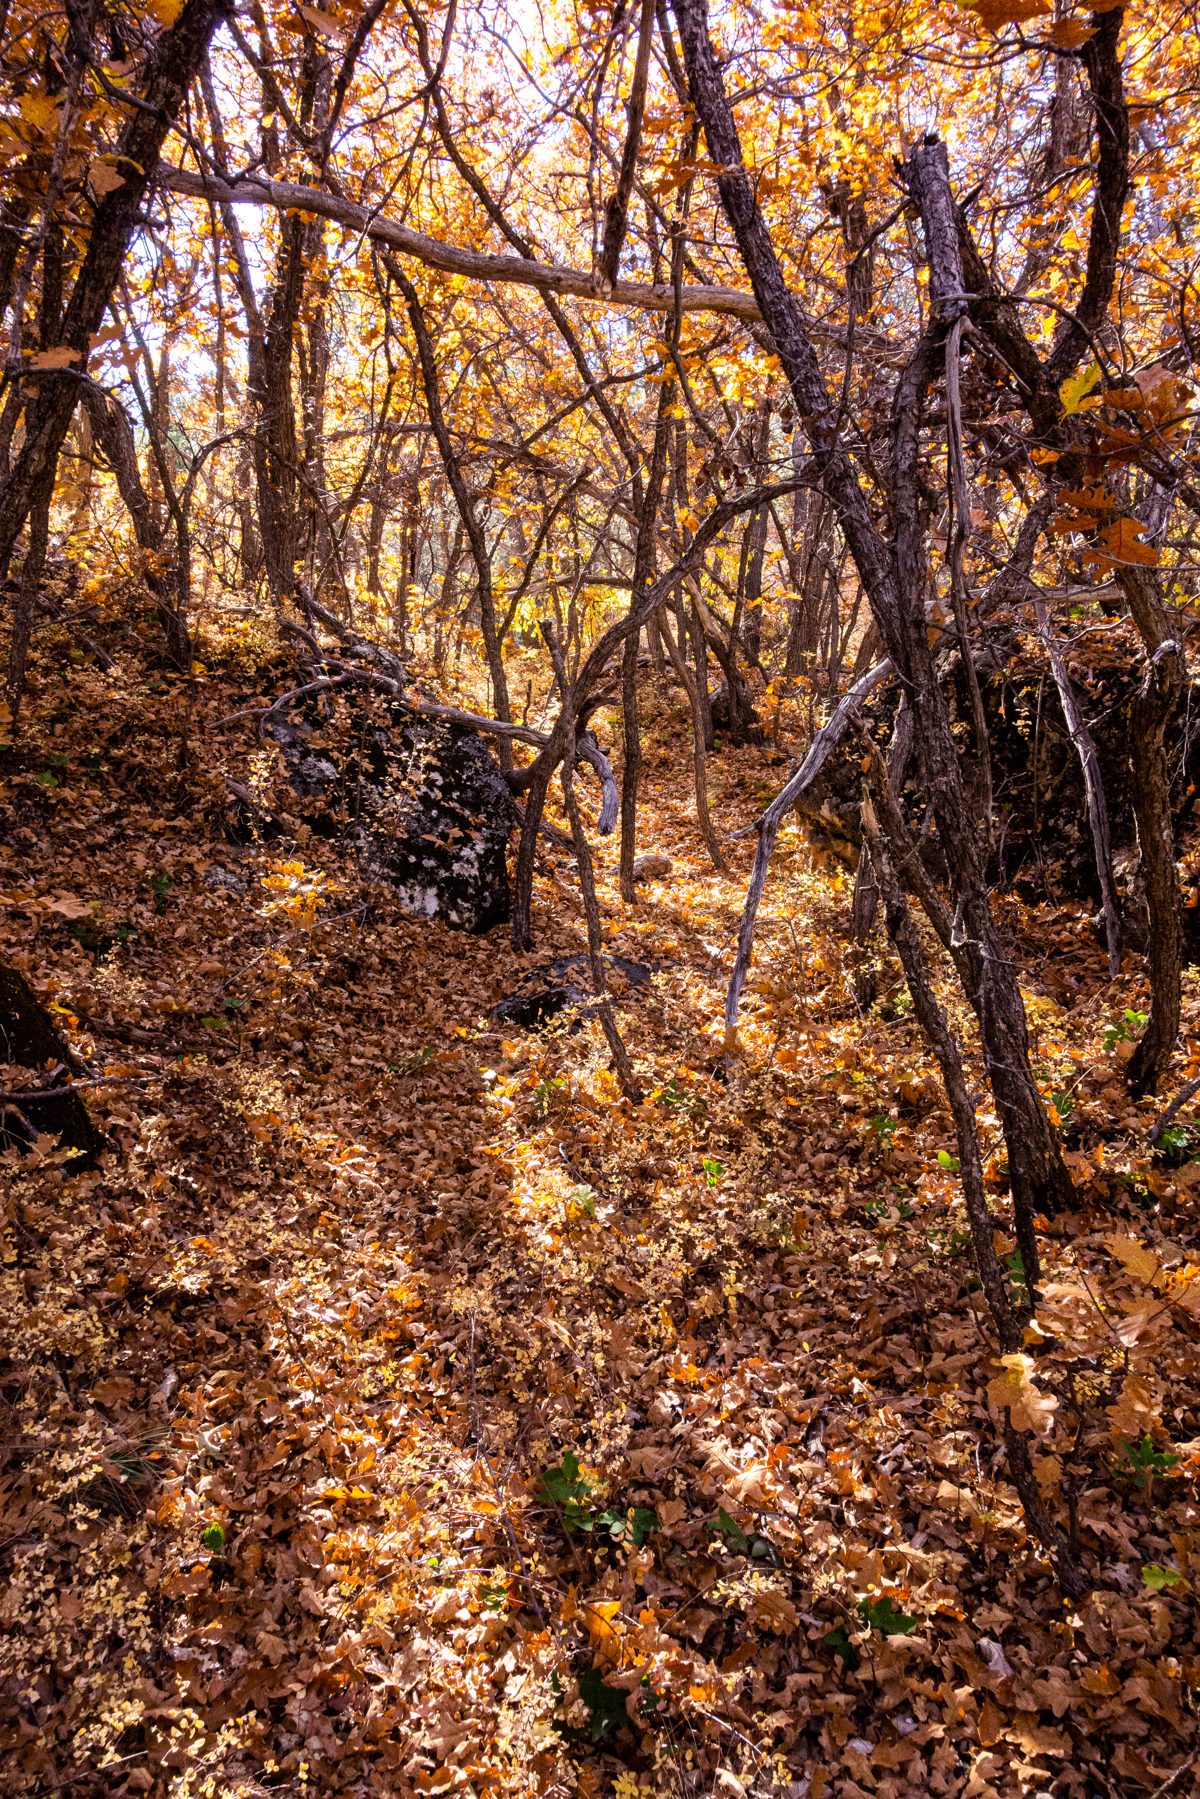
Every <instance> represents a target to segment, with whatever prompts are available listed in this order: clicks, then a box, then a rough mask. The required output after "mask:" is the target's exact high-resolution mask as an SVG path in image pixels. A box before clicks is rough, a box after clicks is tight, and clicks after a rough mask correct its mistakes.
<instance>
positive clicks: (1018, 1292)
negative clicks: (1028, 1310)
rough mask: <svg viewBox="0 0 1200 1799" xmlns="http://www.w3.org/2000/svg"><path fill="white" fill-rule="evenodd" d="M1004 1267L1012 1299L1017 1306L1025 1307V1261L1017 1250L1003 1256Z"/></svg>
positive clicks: (1026, 1285)
mask: <svg viewBox="0 0 1200 1799" xmlns="http://www.w3.org/2000/svg"><path fill="white" fill-rule="evenodd" d="M1004 1266H1005V1267H1006V1268H1007V1269H1008V1278H1009V1281H1010V1283H1011V1285H1012V1290H1013V1298H1014V1299H1015V1300H1016V1302H1017V1304H1018V1305H1019V1306H1027V1305H1028V1304H1029V1282H1028V1281H1027V1280H1026V1278H1025V1260H1024V1257H1023V1256H1022V1254H1021V1252H1020V1250H1019V1249H1014V1250H1013V1251H1012V1253H1011V1254H1010V1255H1006V1256H1005V1258H1004Z"/></svg>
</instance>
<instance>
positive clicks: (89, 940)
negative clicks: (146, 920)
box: [71, 918, 137, 956]
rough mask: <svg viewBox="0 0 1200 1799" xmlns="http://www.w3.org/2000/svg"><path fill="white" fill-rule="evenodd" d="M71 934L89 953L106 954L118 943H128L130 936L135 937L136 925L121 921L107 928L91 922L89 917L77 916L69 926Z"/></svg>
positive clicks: (94, 954)
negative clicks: (109, 928)
mask: <svg viewBox="0 0 1200 1799" xmlns="http://www.w3.org/2000/svg"><path fill="white" fill-rule="evenodd" d="M71 935H72V937H74V939H75V941H76V943H78V944H81V945H82V947H83V948H84V949H85V950H87V952H88V954H89V955H92V956H107V954H108V952H109V950H111V949H115V948H116V946H117V944H118V943H128V942H129V939H130V938H131V937H136V936H137V926H136V925H131V924H125V923H122V924H117V925H114V926H113V927H112V929H111V930H108V929H105V928H104V927H102V926H100V925H97V924H93V923H92V922H91V920H90V919H86V918H77V919H76V920H75V923H74V924H73V925H72V926H71Z"/></svg>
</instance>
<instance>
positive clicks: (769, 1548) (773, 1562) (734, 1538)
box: [704, 1506, 781, 1568]
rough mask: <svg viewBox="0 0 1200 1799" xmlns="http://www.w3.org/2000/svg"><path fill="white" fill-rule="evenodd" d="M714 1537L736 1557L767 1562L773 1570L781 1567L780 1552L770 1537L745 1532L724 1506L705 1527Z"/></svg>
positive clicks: (751, 1531) (754, 1532)
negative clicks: (719, 1539) (741, 1556)
mask: <svg viewBox="0 0 1200 1799" xmlns="http://www.w3.org/2000/svg"><path fill="white" fill-rule="evenodd" d="M704 1528H705V1530H708V1531H711V1532H712V1533H713V1535H714V1536H717V1537H720V1538H721V1540H722V1541H723V1543H724V1544H725V1547H726V1548H727V1549H730V1550H732V1551H733V1553H734V1555H748V1556H749V1557H750V1559H751V1561H755V1562H767V1563H769V1564H770V1566H771V1567H772V1568H778V1567H780V1566H781V1563H780V1559H779V1551H778V1550H777V1549H776V1547H775V1545H774V1543H772V1541H771V1539H770V1537H764V1536H761V1535H760V1534H759V1533H758V1532H757V1531H753V1530H750V1531H747V1530H743V1529H742V1527H741V1525H740V1524H739V1523H738V1522H737V1520H736V1518H731V1517H730V1516H729V1513H728V1512H727V1511H726V1510H725V1508H724V1506H722V1507H721V1509H720V1511H719V1512H718V1513H717V1515H716V1517H715V1518H710V1519H709V1520H708V1521H707V1523H706V1524H705V1526H704Z"/></svg>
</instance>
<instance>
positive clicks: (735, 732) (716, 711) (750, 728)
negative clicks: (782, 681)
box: [708, 681, 763, 744]
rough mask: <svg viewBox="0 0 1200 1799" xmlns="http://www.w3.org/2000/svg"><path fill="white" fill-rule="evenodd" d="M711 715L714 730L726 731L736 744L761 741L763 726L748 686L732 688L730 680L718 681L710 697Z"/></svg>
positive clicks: (709, 707) (709, 708)
mask: <svg viewBox="0 0 1200 1799" xmlns="http://www.w3.org/2000/svg"><path fill="white" fill-rule="evenodd" d="M708 710H709V716H710V718H711V719H712V723H713V730H714V731H726V732H728V734H729V736H730V737H731V738H732V739H733V741H734V743H736V744H743V743H761V742H762V741H763V731H762V726H761V725H760V724H759V720H758V712H757V711H756V709H755V706H754V701H753V700H752V699H751V697H750V694H749V692H748V691H747V690H746V688H744V687H741V686H739V687H738V688H737V690H736V691H734V690H731V688H730V686H729V683H728V681H718V683H717V685H716V686H715V687H714V688H713V690H712V693H711V694H710V695H709V699H708Z"/></svg>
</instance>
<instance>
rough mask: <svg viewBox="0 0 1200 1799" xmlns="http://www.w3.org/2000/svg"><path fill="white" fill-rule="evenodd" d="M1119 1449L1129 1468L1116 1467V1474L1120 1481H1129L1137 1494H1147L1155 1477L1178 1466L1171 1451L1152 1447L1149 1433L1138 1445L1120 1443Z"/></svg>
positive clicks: (1177, 1461)
mask: <svg viewBox="0 0 1200 1799" xmlns="http://www.w3.org/2000/svg"><path fill="white" fill-rule="evenodd" d="M1119 1447H1120V1451H1121V1454H1122V1455H1123V1456H1124V1458H1125V1460H1126V1461H1127V1462H1128V1463H1129V1467H1128V1468H1124V1467H1118V1469H1117V1473H1118V1475H1119V1477H1120V1478H1121V1479H1123V1480H1131V1481H1132V1482H1133V1484H1134V1486H1135V1487H1136V1488H1137V1490H1138V1492H1139V1493H1146V1494H1149V1493H1150V1492H1151V1490H1152V1489H1153V1486H1154V1480H1155V1476H1156V1475H1157V1476H1159V1477H1161V1476H1163V1475H1165V1474H1169V1473H1170V1472H1171V1470H1172V1468H1175V1467H1177V1466H1178V1465H1179V1457H1178V1456H1177V1455H1175V1454H1174V1452H1173V1451H1172V1450H1170V1449H1156V1448H1155V1447H1154V1438H1153V1437H1152V1436H1151V1435H1150V1432H1149V1431H1147V1432H1146V1434H1145V1436H1144V1437H1143V1438H1142V1440H1141V1442H1140V1443H1122V1444H1120V1446H1119Z"/></svg>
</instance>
